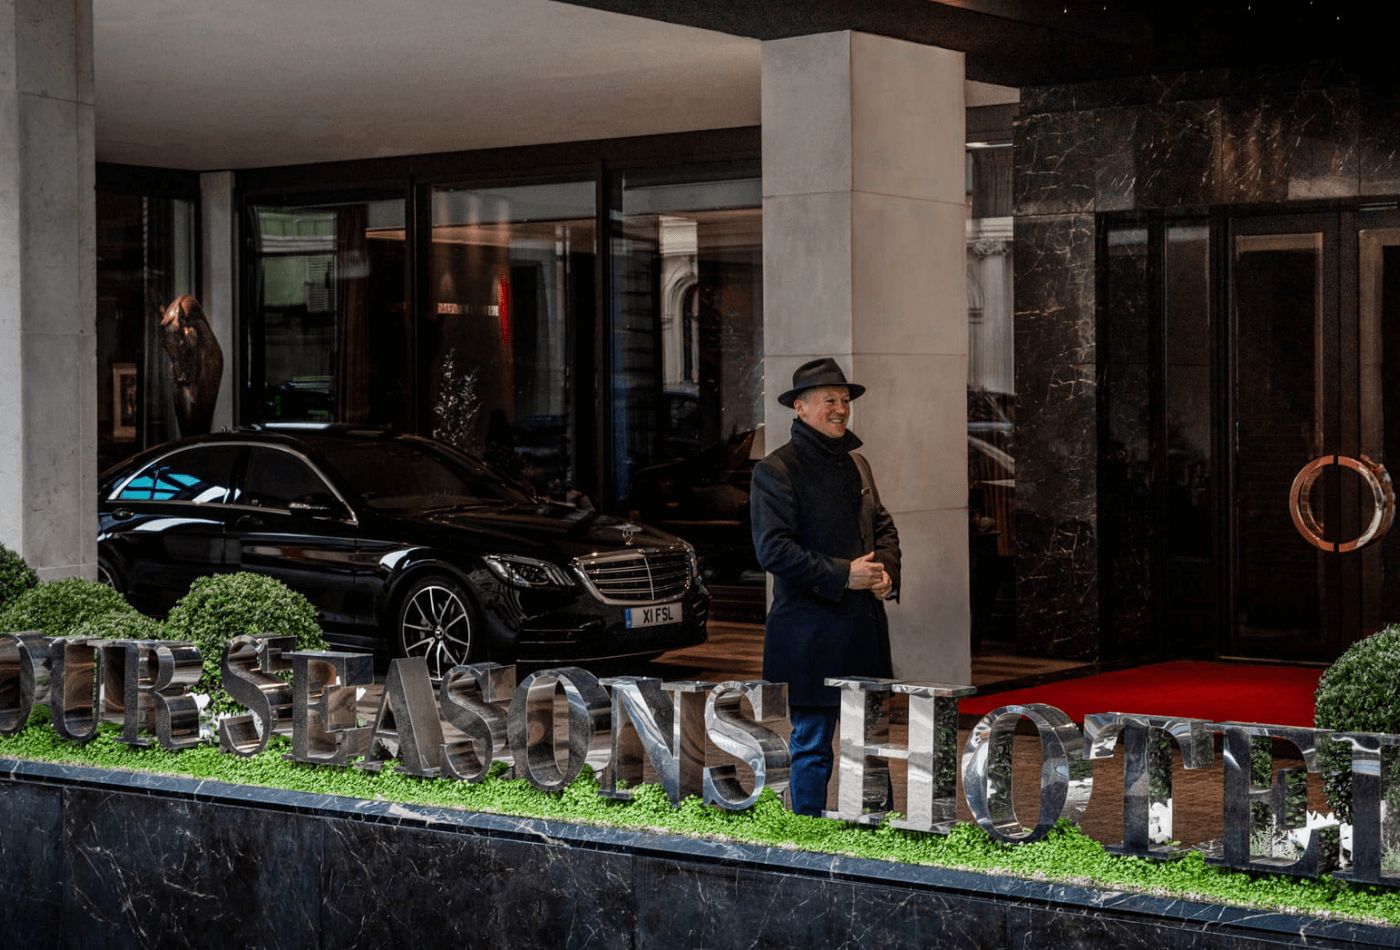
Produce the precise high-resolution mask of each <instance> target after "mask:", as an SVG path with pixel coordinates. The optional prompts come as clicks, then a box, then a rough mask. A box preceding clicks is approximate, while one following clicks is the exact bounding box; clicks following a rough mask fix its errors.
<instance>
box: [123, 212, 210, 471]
mask: <svg viewBox="0 0 1400 950" xmlns="http://www.w3.org/2000/svg"><path fill="white" fill-rule="evenodd" d="M194 232H195V227H194V205H193V204H192V203H191V202H188V201H182V200H180V199H177V198H160V197H151V196H147V195H129V194H116V193H112V192H109V191H99V192H98V193H97V463H98V470H99V471H101V470H105V469H106V468H108V467H109V466H112V465H115V464H116V463H118V462H120V461H121V460H122V459H124V458H127V457H129V456H131V455H134V454H136V453H137V452H139V451H141V450H142V449H144V448H149V447H150V446H153V445H159V444H161V443H162V442H168V441H170V440H171V439H174V438H176V437H177V436H178V435H179V434H180V433H179V432H178V431H177V427H176V424H175V419H174V412H173V409H172V402H171V399H172V395H171V394H172V390H173V388H174V387H173V384H172V382H171V375H170V358H169V357H168V356H167V355H166V354H165V351H164V350H163V349H162V348H161V345H160V334H159V333H157V332H156V328H157V327H158V326H159V323H160V316H161V313H162V312H163V311H164V309H165V307H166V305H167V304H169V303H170V302H171V301H172V300H174V299H175V298H176V297H178V296H180V295H181V294H189V293H195V291H196V290H198V288H197V287H196V286H195V274H194V260H195V237H194ZM220 344H221V345H222V346H224V347H225V348H226V349H225V352H226V353H227V352H228V348H229V347H230V346H231V341H229V340H221V341H220Z"/></svg>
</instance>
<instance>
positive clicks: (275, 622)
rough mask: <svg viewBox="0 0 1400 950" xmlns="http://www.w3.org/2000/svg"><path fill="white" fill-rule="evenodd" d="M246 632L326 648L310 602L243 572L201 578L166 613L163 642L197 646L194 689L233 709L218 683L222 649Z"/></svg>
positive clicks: (300, 645)
mask: <svg viewBox="0 0 1400 950" xmlns="http://www.w3.org/2000/svg"><path fill="white" fill-rule="evenodd" d="M245 633H247V634H255V633H276V634H281V635H283V636H293V637H296V638H297V646H298V648H300V649H302V650H324V649H325V648H326V639H325V637H324V636H322V634H321V628H320V627H319V626H318V625H317V623H316V610H315V608H313V607H312V606H311V602H310V601H309V600H307V599H306V598H305V597H303V596H302V595H301V594H298V593H297V592H295V591H294V590H292V589H291V588H290V587H288V586H287V585H286V584H283V583H282V582H281V581H279V580H276V579H275V578H271V577H266V576H264V575H262V574H248V573H239V574H218V575H215V576H213V577H201V578H200V579H199V580H197V581H195V582H194V583H193V584H191V585H190V592H189V593H188V594H186V595H185V596H184V597H182V598H180V602H179V603H178V604H176V605H175V608H174V609H173V610H171V611H170V616H169V617H168V618H167V619H166V621H165V638H166V639H168V640H185V641H188V642H190V643H193V644H194V645H195V646H197V647H199V653H200V656H201V657H202V659H203V661H204V675H203V677H201V678H200V681H199V684H198V685H197V686H196V687H195V690H196V691H198V692H208V693H209V694H210V698H211V699H212V701H213V708H214V709H216V710H226V709H229V708H232V705H233V703H232V700H230V699H229V698H228V694H227V693H225V692H224V691H223V688H222V685H221V684H220V681H219V664H220V662H221V661H222V660H223V657H224V647H226V646H227V645H228V642H229V640H231V639H233V638H234V637H236V636H239V635H241V634H245Z"/></svg>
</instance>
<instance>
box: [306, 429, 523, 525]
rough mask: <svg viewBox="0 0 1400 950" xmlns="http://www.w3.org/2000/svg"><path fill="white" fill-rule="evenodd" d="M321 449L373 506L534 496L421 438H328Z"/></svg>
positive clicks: (416, 506) (519, 500) (516, 500)
mask: <svg viewBox="0 0 1400 950" xmlns="http://www.w3.org/2000/svg"><path fill="white" fill-rule="evenodd" d="M318 448H319V449H320V450H321V453H322V454H323V455H324V456H325V457H326V460H327V461H328V462H330V463H331V465H332V466H333V467H334V468H335V470H336V471H337V472H338V473H339V474H340V475H341V477H342V478H343V479H344V480H345V483H346V485H347V487H349V488H350V490H351V491H353V492H355V493H356V494H357V495H359V496H360V498H362V499H363V500H364V502H365V504H367V505H369V506H370V507H371V508H381V509H386V510H394V511H409V510H424V509H434V508H459V507H473V506H479V505H498V504H526V503H529V502H532V501H533V500H534V499H533V498H531V497H530V495H529V494H527V493H526V492H525V491H523V490H522V489H520V488H517V487H515V486H514V485H512V484H510V483H509V482H507V481H506V480H505V479H503V478H502V477H501V476H499V475H497V474H496V473H495V472H493V471H491V470H490V469H488V468H487V467H486V466H484V465H482V464H481V463H480V462H477V461H475V460H474V459H471V458H468V457H466V456H462V455H457V454H456V453H451V452H447V451H443V450H442V449H439V448H436V447H434V446H431V445H428V444H425V443H422V442H377V441H376V442H369V441H365V442H352V441H344V442H341V441H330V440H327V441H326V442H324V443H322V444H321V445H320V446H318Z"/></svg>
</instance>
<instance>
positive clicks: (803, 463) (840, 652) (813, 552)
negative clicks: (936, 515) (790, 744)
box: [749, 419, 899, 706]
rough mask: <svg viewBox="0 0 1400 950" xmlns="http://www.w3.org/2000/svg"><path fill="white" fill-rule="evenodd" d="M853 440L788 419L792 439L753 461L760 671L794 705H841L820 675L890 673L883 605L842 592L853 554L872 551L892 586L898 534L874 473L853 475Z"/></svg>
mask: <svg viewBox="0 0 1400 950" xmlns="http://www.w3.org/2000/svg"><path fill="white" fill-rule="evenodd" d="M860 444H861V443H860V439H858V438H856V436H855V434H854V433H852V432H850V431H849V430H848V431H847V432H846V434H845V436H843V437H842V438H840V439H832V438H830V437H828V436H825V435H822V434H821V433H820V432H818V431H817V430H816V429H813V428H812V427H811V426H808V425H807V424H806V423H804V422H802V421H801V420H800V419H794V420H793V423H792V440H791V441H790V442H788V443H787V444H786V445H783V446H781V447H779V448H777V449H775V450H774V451H773V452H771V453H769V455H768V457H767V458H765V459H763V461H761V462H759V463H758V465H757V466H756V467H755V468H754V472H753V483H752V487H751V488H750V492H749V509H750V512H751V514H752V516H753V543H754V550H755V551H756V553H757V554H758V562H759V563H760V564H761V565H763V569H764V570H765V571H768V572H769V573H771V574H772V575H773V606H772V607H771V608H769V610H768V622H767V625H766V628H765V632H764V638H763V678H764V679H766V680H768V681H769V682H773V683H787V684H788V701H789V702H790V703H791V705H793V706H836V705H839V702H840V700H839V696H840V694H839V692H838V691H837V690H836V689H834V688H833V687H829V686H826V685H825V684H824V681H825V680H826V678H827V677H828V676H889V675H891V674H890V641H889V628H888V626H887V624H886V621H885V606H884V604H883V603H881V602H880V601H879V600H878V599H877V598H876V597H875V595H874V594H872V593H871V592H870V591H868V590H847V589H846V582H847V580H848V579H849V577H850V569H851V561H852V560H854V559H855V558H858V557H860V556H861V555H862V554H866V553H869V552H870V551H872V550H873V551H874V552H875V558H876V560H878V561H880V563H882V564H883V565H884V566H885V570H887V571H888V572H889V574H890V577H891V578H892V579H893V581H894V586H895V589H896V590H898V589H899V535H898V533H897V532H896V531H895V527H894V520H893V519H892V518H890V516H889V513H888V512H886V511H885V508H884V506H883V505H881V504H880V496H879V493H878V492H877V491H876V489H875V482H874V479H873V478H869V479H868V481H869V485H868V486H867V485H866V484H865V483H864V482H865V480H863V479H862V478H861V471H860V468H859V467H857V463H856V460H855V458H854V457H853V456H852V454H851V453H852V452H853V451H854V450H855V449H856V448H857V447H859V446H860ZM862 462H863V460H862Z"/></svg>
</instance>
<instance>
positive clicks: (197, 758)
mask: <svg viewBox="0 0 1400 950" xmlns="http://www.w3.org/2000/svg"><path fill="white" fill-rule="evenodd" d="M119 734H120V729H119V728H118V727H117V726H114V725H104V726H102V727H101V730H100V732H99V735H98V737H97V738H96V739H94V740H93V741H92V742H91V743H89V744H88V745H85V746H79V745H75V744H73V743H70V742H67V741H65V740H64V739H62V738H60V737H59V736H58V735H57V733H55V732H54V731H53V729H52V727H51V726H50V724H49V721H48V715H47V712H42V711H40V710H36V711H35V715H34V717H33V718H32V719H31V720H30V724H29V726H28V728H26V729H25V730H24V731H22V732H20V733H18V734H17V735H14V736H10V737H0V757H3V758H14V759H31V760H39V761H45V762H64V763H73V764H78V765H90V766H98V767H101V768H108V769H121V770H126V771H131V772H148V773H158V774H164V775H182V776H189V777H193V778H202V779H215V780H219V781H224V782H233V783H238V784H243V785H259V786H264V787H269V788H285V789H293V790H297V791H304V792H315V793H322V794H331V795H344V796H350V797H355V798H367V799H377V800H382V801H392V802H405V803H409V804H423V805H439V806H447V807H450V808H461V809H465V810H468V811H474V812H489V813H493V814H500V815H515V816H522V817H532V818H550V819H557V820H562V821H572V822H582V823H588V824H596V825H607V826H611V827H616V828H636V829H643V830H653V831H661V832H667V833H672V834H682V835H691V836H694V837H701V838H712V839H723V840H728V841H741V842H749V843H753V844H759V845H772V846H777V847H782V848H801V849H806V850H809V851H818V852H823V853H827V854H845V855H852V856H856V857H862V858H874V859H877V860H881V861H900V862H907V863H910V864H926V865H935V866H938V867H946V868H958V869H963V870H970V871H982V872H987V873H992V874H1003V875H1010V876H1015V877H1022V878H1031V879H1035V880H1043V881H1056V882H1061V883H1070V884H1081V885H1088V886H1092V887H1097V888H1101V889H1108V890H1125V891H1137V892H1143V893H1150V894H1158V895H1168V896H1172V897H1181V898H1187V899H1196V900H1204V901H1211V902H1216V903H1224V904H1235V905H1240V906H1245V907H1252V908H1262V909H1269V910H1281V911H1285V912H1292V913H1304V914H1313V915H1319V916H1336V917H1346V918H1351V919H1356V920H1363V921H1367V922H1371V923H1380V924H1386V925H1396V924H1400V892H1397V891H1394V890H1390V889H1386V888H1378V887H1370V886H1364V885H1353V884H1348V883H1346V882H1344V881H1338V880H1334V879H1332V878H1330V877H1323V878H1319V879H1316V880H1307V879H1299V878H1292V877H1288V876H1284V875H1260V874H1249V873H1244V872H1239V871H1230V870H1224V869H1220V868H1217V867H1214V866H1212V865H1209V864H1207V863H1206V862H1205V859H1204V858H1203V857H1202V856H1201V855H1200V854H1199V853H1195V852H1192V853H1189V854H1188V855H1187V856H1185V857H1183V858H1181V859H1179V860H1176V861H1166V862H1158V861H1151V860H1146V859H1141V858H1130V857H1121V856H1118V855H1111V854H1108V853H1107V852H1106V851H1104V849H1103V846H1102V845H1100V844H1099V843H1098V842H1096V841H1094V840H1093V839H1092V838H1090V837H1088V836H1087V835H1085V834H1084V833H1083V832H1082V831H1080V830H1079V829H1078V828H1077V827H1075V826H1073V825H1071V824H1069V823H1068V822H1061V823H1060V824H1059V825H1058V826H1057V827H1056V828H1055V829H1054V830H1053V831H1052V832H1051V833H1050V835H1049V836H1048V837H1047V838H1046V839H1045V840H1043V841H1040V842H1037V843H1035V844H1025V845H1003V844H998V843H996V842H993V841H992V840H991V839H990V838H988V837H987V835H986V833H985V832H983V831H982V829H981V828H979V827H977V826H976V825H973V824H960V825H958V826H957V827H956V828H955V829H954V830H953V832H952V833H951V834H949V835H948V836H947V837H939V836H936V835H921V834H917V833H910V832H904V831H899V830H897V829H895V828H891V827H889V826H881V827H877V828H870V827H861V826H855V825H850V824H847V823H845V822H840V821H835V820H832V819H826V818H809V817H804V816H801V815H794V814H792V813H791V812H789V811H788V810H787V809H786V808H784V807H783V805H782V803H781V802H780V801H779V800H778V798H777V797H776V796H775V795H773V794H772V792H765V793H764V794H763V796H762V797H761V799H760V801H759V802H758V804H756V805H755V806H754V807H753V808H750V809H748V810H747V811H742V812H725V811H721V810H719V809H716V808H711V807H709V806H707V805H705V804H703V803H702V802H700V801H699V800H698V799H694V798H692V799H688V800H687V801H685V802H683V803H682V804H681V806H680V807H679V808H672V807H671V804H670V802H669V801H668V800H667V799H666V796H665V793H664V792H662V790H661V789H660V788H659V787H657V786H653V785H642V786H639V787H638V788H637V789H636V790H635V796H634V798H633V800H632V801H630V802H621V801H614V800H611V799H605V798H600V797H599V796H598V794H597V792H598V783H597V781H596V778H595V777H594V776H593V775H592V774H591V773H590V772H589V771H588V770H586V769H585V771H584V773H583V774H582V775H581V776H580V777H579V778H578V779H577V780H576V781H575V782H574V783H573V784H572V785H571V786H570V787H569V788H568V789H567V790H565V791H564V792H563V793H562V794H558V795H552V794H549V793H546V792H541V791H539V790H537V789H535V788H533V787H532V786H531V785H529V784H528V783H527V782H525V781H524V780H523V779H508V778H505V777H504V776H503V774H502V773H503V772H504V771H505V770H504V768H503V767H497V769H496V770H495V771H494V772H493V774H492V776H491V777H489V778H487V779H486V781H484V782H482V783H480V784H478V785H471V784H468V783H465V782H457V781H452V780H449V779H421V778H413V777H410V776H406V775H403V774H401V773H399V772H397V771H396V770H395V769H393V768H392V767H387V768H385V769H383V770H381V771H380V772H377V773H374V772H365V771H362V770H360V769H354V768H349V769H341V768H330V767H325V766H308V765H302V764H298V763H294V762H288V761H286V760H285V759H284V758H283V754H284V753H285V752H286V751H287V750H288V748H289V743H288V742H287V740H285V739H281V738H278V739H275V740H274V741H273V743H272V744H270V746H269V748H268V750H267V751H266V752H264V753H263V754H261V755H258V756H254V757H252V758H240V757H238V756H234V755H230V754H227V753H224V752H221V751H219V749H218V748H216V747H215V746H212V745H207V746H200V747H197V748H194V749H187V750H185V751H183V752H167V751H165V750H163V749H160V748H134V747H130V746H126V745H123V744H122V743H120V742H118V741H117V736H118V735H119Z"/></svg>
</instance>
